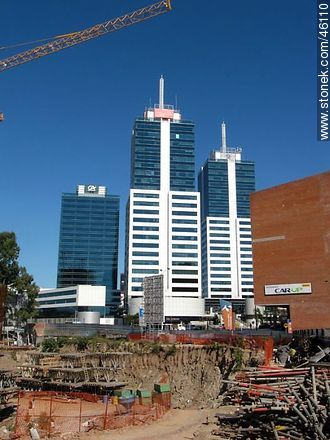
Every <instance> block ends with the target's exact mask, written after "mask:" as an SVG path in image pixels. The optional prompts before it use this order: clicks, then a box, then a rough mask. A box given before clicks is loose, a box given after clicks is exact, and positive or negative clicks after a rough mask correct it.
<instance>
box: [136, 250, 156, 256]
mask: <svg viewBox="0 0 330 440" xmlns="http://www.w3.org/2000/svg"><path fill="white" fill-rule="evenodd" d="M158 256H159V252H140V251H134V252H133V257H158Z"/></svg>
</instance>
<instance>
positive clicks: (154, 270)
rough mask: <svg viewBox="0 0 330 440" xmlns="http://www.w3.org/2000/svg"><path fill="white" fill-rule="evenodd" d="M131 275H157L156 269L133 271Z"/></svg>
mask: <svg viewBox="0 0 330 440" xmlns="http://www.w3.org/2000/svg"><path fill="white" fill-rule="evenodd" d="M132 273H143V274H158V269H133V270H132Z"/></svg>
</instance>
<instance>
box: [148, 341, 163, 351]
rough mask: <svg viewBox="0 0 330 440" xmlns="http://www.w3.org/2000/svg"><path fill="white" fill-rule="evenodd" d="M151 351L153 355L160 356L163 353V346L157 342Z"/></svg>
mask: <svg viewBox="0 0 330 440" xmlns="http://www.w3.org/2000/svg"><path fill="white" fill-rule="evenodd" d="M150 351H151V353H155V354H159V353H160V352H161V351H162V346H161V345H160V344H158V343H157V342H155V343H153V344H152V345H151V347H150Z"/></svg>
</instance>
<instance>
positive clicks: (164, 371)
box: [116, 346, 255, 408]
mask: <svg viewBox="0 0 330 440" xmlns="http://www.w3.org/2000/svg"><path fill="white" fill-rule="evenodd" d="M254 355H255V353H252V352H251V351H250V350H241V349H240V348H237V347H230V346H219V347H210V346H177V347H176V350H175V352H174V353H173V354H168V352H166V351H160V352H159V353H158V354H155V353H145V354H133V355H131V356H130V357H129V359H126V360H125V367H124V369H123V370H119V371H118V372H117V374H116V379H117V380H119V381H125V382H127V383H128V384H129V385H130V387H132V388H147V389H152V388H153V385H154V383H157V382H159V381H167V380H168V381H169V383H170V384H171V390H172V402H173V406H174V407H180V408H183V407H192V406H196V405H197V406H199V407H212V406H216V401H217V398H218V396H219V394H220V392H221V379H223V378H227V377H228V376H229V375H230V374H231V373H232V372H233V370H234V369H235V368H236V367H240V366H241V365H243V364H247V363H248V362H249V360H250V359H251V358H252V357H253V356H254Z"/></svg>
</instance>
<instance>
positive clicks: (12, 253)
mask: <svg viewBox="0 0 330 440" xmlns="http://www.w3.org/2000/svg"><path fill="white" fill-rule="evenodd" d="M19 251H20V249H19V247H18V244H17V243H16V235H15V233H14V232H1V233H0V284H4V285H5V286H8V285H9V284H12V283H14V282H15V280H16V278H17V276H18V273H19V265H18V255H19Z"/></svg>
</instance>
